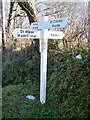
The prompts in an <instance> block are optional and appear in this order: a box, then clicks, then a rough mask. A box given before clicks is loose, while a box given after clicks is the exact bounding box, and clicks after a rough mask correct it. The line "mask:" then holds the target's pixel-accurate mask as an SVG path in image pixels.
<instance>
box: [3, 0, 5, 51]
mask: <svg viewBox="0 0 90 120" xmlns="http://www.w3.org/2000/svg"><path fill="white" fill-rule="evenodd" d="M5 48H6V30H5V0H2V50H3V51H5Z"/></svg>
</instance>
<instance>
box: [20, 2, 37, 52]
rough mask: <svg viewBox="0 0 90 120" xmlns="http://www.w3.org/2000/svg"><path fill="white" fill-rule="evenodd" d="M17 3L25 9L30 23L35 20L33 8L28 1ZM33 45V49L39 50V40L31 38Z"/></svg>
mask: <svg viewBox="0 0 90 120" xmlns="http://www.w3.org/2000/svg"><path fill="white" fill-rule="evenodd" d="M18 5H19V6H20V7H21V8H22V9H23V10H24V11H25V13H26V14H27V16H28V19H29V23H30V24H31V23H32V22H35V21H37V18H36V15H35V11H34V9H33V6H32V5H30V4H29V3H28V2H18ZM33 41H34V42H33V44H32V45H33V46H34V49H35V50H36V51H37V52H39V40H38V39H34V40H33Z"/></svg>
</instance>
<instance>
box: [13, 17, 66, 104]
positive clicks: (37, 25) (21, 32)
mask: <svg viewBox="0 0 90 120" xmlns="http://www.w3.org/2000/svg"><path fill="white" fill-rule="evenodd" d="M66 25H67V19H66V18H60V19H55V20H50V21H48V17H47V16H44V17H42V19H41V21H40V22H34V23H32V24H31V27H30V29H15V30H14V31H13V33H12V34H13V36H14V37H16V38H32V39H34V38H38V39H40V53H41V68H40V102H41V103H42V104H44V103H45V102H46V78H47V44H48V39H62V38H63V37H64V33H63V32H62V31H51V30H48V29H50V28H63V27H65V26H66Z"/></svg>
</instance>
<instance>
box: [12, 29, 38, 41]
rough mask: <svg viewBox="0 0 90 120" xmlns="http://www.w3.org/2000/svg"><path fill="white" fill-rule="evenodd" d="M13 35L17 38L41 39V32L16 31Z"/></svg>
mask: <svg viewBox="0 0 90 120" xmlns="http://www.w3.org/2000/svg"><path fill="white" fill-rule="evenodd" d="M12 34H13V36H14V37H16V38H32V39H34V38H40V31H35V30H29V29H15V30H14V31H13V33H12Z"/></svg>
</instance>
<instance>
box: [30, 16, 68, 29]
mask: <svg viewBox="0 0 90 120" xmlns="http://www.w3.org/2000/svg"><path fill="white" fill-rule="evenodd" d="M66 25H67V19H66V18H60V19H54V20H50V21H46V22H44V21H43V22H34V23H32V24H31V27H30V28H31V29H34V30H38V29H50V28H64V27H65V26H66Z"/></svg>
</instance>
